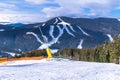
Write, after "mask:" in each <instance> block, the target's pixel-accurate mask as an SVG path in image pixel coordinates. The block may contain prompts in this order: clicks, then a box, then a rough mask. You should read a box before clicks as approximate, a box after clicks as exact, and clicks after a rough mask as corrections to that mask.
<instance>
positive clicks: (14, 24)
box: [7, 23, 25, 27]
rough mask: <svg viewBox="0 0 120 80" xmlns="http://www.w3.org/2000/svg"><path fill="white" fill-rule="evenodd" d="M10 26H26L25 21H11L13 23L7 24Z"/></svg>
mask: <svg viewBox="0 0 120 80" xmlns="http://www.w3.org/2000/svg"><path fill="white" fill-rule="evenodd" d="M7 25H8V26H14V27H22V26H25V24H23V23H11V24H7Z"/></svg>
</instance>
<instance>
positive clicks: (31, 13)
mask: <svg viewBox="0 0 120 80" xmlns="http://www.w3.org/2000/svg"><path fill="white" fill-rule="evenodd" d="M56 16H68V17H90V18H96V17H112V18H120V0H0V22H24V23H30V22H42V21H46V20H48V19H50V18H53V17H56Z"/></svg>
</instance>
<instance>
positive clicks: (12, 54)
mask: <svg viewBox="0 0 120 80" xmlns="http://www.w3.org/2000/svg"><path fill="white" fill-rule="evenodd" d="M4 53H7V54H10V55H11V56H15V55H16V53H14V52H4Z"/></svg>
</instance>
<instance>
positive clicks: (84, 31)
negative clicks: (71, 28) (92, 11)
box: [78, 26, 89, 36]
mask: <svg viewBox="0 0 120 80" xmlns="http://www.w3.org/2000/svg"><path fill="white" fill-rule="evenodd" d="M78 28H79V29H80V30H81V31H82V33H83V34H85V35H86V36H89V34H88V33H86V32H85V31H84V30H83V29H82V28H81V27H79V26H78Z"/></svg>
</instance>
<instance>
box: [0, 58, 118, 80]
mask: <svg viewBox="0 0 120 80" xmlns="http://www.w3.org/2000/svg"><path fill="white" fill-rule="evenodd" d="M4 64H5V63H4ZM4 64H0V80H120V76H119V75H120V65H117V64H113V63H95V62H82V61H72V60H68V59H61V58H59V59H57V58H53V59H50V60H49V61H46V59H42V60H28V61H24V60H23V61H12V62H8V63H6V65H4Z"/></svg>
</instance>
